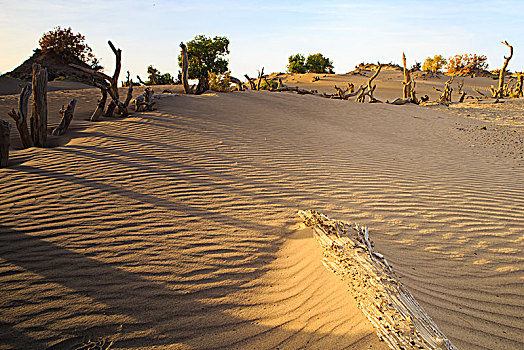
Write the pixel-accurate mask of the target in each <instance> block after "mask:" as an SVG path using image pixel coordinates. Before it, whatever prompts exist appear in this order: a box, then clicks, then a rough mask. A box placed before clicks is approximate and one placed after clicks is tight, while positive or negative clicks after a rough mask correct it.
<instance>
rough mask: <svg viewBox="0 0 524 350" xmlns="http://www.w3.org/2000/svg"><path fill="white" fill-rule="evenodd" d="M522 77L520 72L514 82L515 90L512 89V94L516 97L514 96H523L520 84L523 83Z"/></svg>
mask: <svg viewBox="0 0 524 350" xmlns="http://www.w3.org/2000/svg"><path fill="white" fill-rule="evenodd" d="M523 78H524V74H522V73H520V74H519V76H518V78H517V84H515V90H514V91H513V96H514V97H516V98H519V97H523V96H524V95H523V94H522V84H523V80H524V79H523Z"/></svg>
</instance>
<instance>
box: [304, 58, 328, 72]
mask: <svg viewBox="0 0 524 350" xmlns="http://www.w3.org/2000/svg"><path fill="white" fill-rule="evenodd" d="M306 69H307V71H308V72H311V73H333V61H331V60H330V59H329V58H327V57H324V55H322V54H321V53H316V54H314V55H309V56H308V57H307V60H306Z"/></svg>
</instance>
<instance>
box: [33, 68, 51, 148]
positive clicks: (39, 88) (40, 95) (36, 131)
mask: <svg viewBox="0 0 524 350" xmlns="http://www.w3.org/2000/svg"><path fill="white" fill-rule="evenodd" d="M32 84H33V114H32V116H31V136H32V138H33V145H34V146H36V147H45V144H46V140H47V68H42V67H41V66H40V65H39V64H37V63H34V64H33V82H32Z"/></svg>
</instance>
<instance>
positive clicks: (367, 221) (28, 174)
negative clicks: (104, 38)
mask: <svg viewBox="0 0 524 350" xmlns="http://www.w3.org/2000/svg"><path fill="white" fill-rule="evenodd" d="M97 95H98V93H97V91H96V90H81V91H80V90H79V91H70V92H67V93H58V92H56V93H51V94H50V103H51V108H52V109H54V108H55V107H57V106H58V105H59V104H61V103H63V102H62V101H63V100H64V99H65V98H66V99H67V98H71V97H73V96H74V97H77V98H79V100H80V102H79V105H78V108H79V111H78V114H77V116H78V118H77V120H76V121H75V124H74V125H73V129H72V133H71V136H70V137H71V138H70V139H67V140H66V141H65V142H66V144H64V145H63V146H60V147H56V148H52V149H29V150H20V151H14V152H13V153H12V161H11V166H10V167H9V168H8V169H3V170H2V171H1V172H0V182H1V184H2V191H1V192H0V203H1V204H0V217H1V218H2V222H1V227H0V231H1V235H0V240H1V241H2V242H1V244H0V294H1V295H2V299H1V304H0V322H1V324H2V326H1V328H0V329H1V332H0V344H2V347H3V348H20V347H24V346H26V345H27V344H32V347H35V348H44V347H46V346H50V345H53V344H56V345H57V347H56V348H60V347H62V348H63V347H67V346H69V345H71V344H72V343H74V342H80V341H82V340H85V339H87V338H89V337H91V338H96V337H102V338H107V339H110V340H114V341H115V343H114V345H113V347H114V348H140V347H143V348H147V347H149V346H151V345H158V346H159V348H162V347H164V348H230V347H236V348H276V347H279V348H281V349H295V348H300V347H307V348H322V349H325V348H344V347H346V348H352V349H353V348H357V349H358V348H362V349H367V348H369V347H372V348H373V349H375V348H384V344H383V343H379V342H378V340H377V338H376V336H375V335H374V331H373V329H372V328H371V327H370V325H369V324H368V323H367V321H366V320H365V318H364V316H363V315H361V314H360V313H359V311H358V309H357V308H356V306H355V305H354V302H353V299H352V296H351V295H349V293H347V292H346V288H345V286H344V285H343V283H342V282H341V281H339V280H338V279H337V278H336V277H335V276H332V275H331V274H330V273H329V272H327V271H325V270H324V268H323V267H322V265H321V264H320V251H321V250H320V248H316V243H315V241H314V240H313V239H312V238H311V235H310V233H308V232H307V231H300V230H298V227H299V226H298V225H297V223H298V221H299V219H298V217H297V215H296V211H297V210H298V209H310V208H311V209H318V210H320V211H322V212H325V213H326V214H328V215H330V216H332V217H335V218H340V219H344V220H350V221H358V222H359V223H361V224H364V225H367V226H369V227H370V229H371V235H372V239H374V240H375V242H376V246H377V250H378V251H380V252H382V253H384V254H385V255H386V256H387V257H388V260H389V261H390V262H391V263H392V265H393V268H394V269H395V270H396V271H397V273H398V274H399V275H400V276H401V278H402V282H403V283H404V284H405V285H406V286H407V287H408V288H409V289H410V290H411V292H412V293H413V294H414V295H415V297H416V298H417V299H418V300H419V301H420V303H421V304H422V306H423V307H424V308H425V309H426V310H427V311H428V313H429V314H430V315H431V316H432V317H433V319H434V320H435V321H436V323H437V324H438V325H439V327H440V328H441V330H442V331H443V332H444V333H445V334H446V335H447V336H449V337H450V339H451V340H452V341H453V343H454V344H455V345H457V346H458V347H459V348H464V349H519V348H522V347H523V346H524V339H523V337H522V334H523V332H524V320H523V319H522V315H523V314H524V301H523V295H524V274H523V271H524V262H523V261H524V260H523V258H524V256H523V254H522V247H523V245H524V242H523V240H522V237H523V231H522V228H523V227H524V209H523V208H524V194H523V193H524V191H523V189H524V188H523V185H522V184H523V183H524V181H523V180H524V177H523V175H522V174H523V172H522V164H521V163H519V161H518V160H516V159H515V158H512V157H506V156H502V157H496V155H495V153H494V151H493V150H494V149H495V148H494V147H496V146H495V145H491V144H489V143H487V142H486V143H484V144H483V145H482V146H479V145H477V147H471V144H470V140H471V138H470V137H469V136H466V135H465V134H464V132H463V131H462V130H460V128H464V127H468V128H470V129H471V130H474V134H480V133H481V131H480V126H481V125H484V124H482V123H481V122H480V121H477V120H474V119H467V118H463V117H462V116H460V115H456V114H449V113H444V112H443V111H441V110H431V109H427V108H420V107H416V106H388V105H383V104H374V105H369V104H366V105H362V104H354V103H350V102H346V101H334V100H328V99H322V98H318V97H314V96H299V95H294V94H272V93H268V92H258V93H257V92H245V93H231V94H208V95H204V96H176V97H170V98H165V99H162V100H161V101H160V102H159V104H158V106H159V110H158V111H155V112H148V113H141V114H137V115H134V116H131V117H129V118H126V119H113V120H105V121H102V122H99V123H89V122H87V121H85V120H84V119H86V118H87V117H88V116H89V113H90V112H91V111H92V108H93V106H94V103H95V101H96V98H97V97H98V96H97ZM14 98H15V97H12V98H11V97H7V98H5V99H4V100H3V101H2V104H1V106H0V107H1V108H0V112H1V113H3V115H4V114H5V113H4V109H7V108H8V107H9V106H11V102H12V99H14ZM8 105H9V106H8ZM57 144H60V142H58V143H57ZM35 188H38V189H39V191H38V193H35V192H34V191H33V190H34V189H35Z"/></svg>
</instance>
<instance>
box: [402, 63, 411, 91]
mask: <svg viewBox="0 0 524 350" xmlns="http://www.w3.org/2000/svg"><path fill="white" fill-rule="evenodd" d="M402 62H403V63H404V81H403V82H402V85H403V91H402V98H408V97H411V96H410V95H411V75H410V74H409V70H408V69H407V68H406V54H405V53H402Z"/></svg>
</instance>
